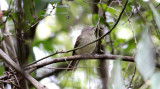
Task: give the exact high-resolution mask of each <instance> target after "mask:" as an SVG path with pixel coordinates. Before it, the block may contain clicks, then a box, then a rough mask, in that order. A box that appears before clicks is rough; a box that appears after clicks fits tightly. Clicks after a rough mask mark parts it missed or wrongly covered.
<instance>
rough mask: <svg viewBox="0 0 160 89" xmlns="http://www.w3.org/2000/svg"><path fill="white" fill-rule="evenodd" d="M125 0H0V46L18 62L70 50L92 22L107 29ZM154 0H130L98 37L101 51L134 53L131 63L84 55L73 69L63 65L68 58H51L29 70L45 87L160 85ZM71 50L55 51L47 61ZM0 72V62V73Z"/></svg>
mask: <svg viewBox="0 0 160 89" xmlns="http://www.w3.org/2000/svg"><path fill="white" fill-rule="evenodd" d="M126 1H127V0H0V11H3V13H4V14H3V18H2V19H0V20H1V21H0V30H1V31H0V33H1V34H0V36H1V38H0V42H1V45H0V47H1V49H3V50H4V51H5V52H8V55H9V56H10V57H11V58H14V57H17V60H18V61H19V63H20V65H21V66H24V65H25V64H28V63H31V62H33V61H35V60H38V59H40V58H43V57H45V56H48V55H50V54H53V53H54V52H57V51H67V50H70V49H73V46H74V43H75V41H76V38H77V36H78V35H79V34H80V32H81V30H82V28H83V27H85V26H96V24H97V22H98V19H99V18H100V23H99V24H98V26H100V27H101V28H102V30H103V32H102V34H105V33H106V32H108V31H109V30H110V29H111V28H112V27H113V26H114V24H115V23H116V21H117V19H118V17H119V15H120V13H121V11H122V9H123V7H124V5H125V3H126ZM159 2H160V1H158V0H157V1H156V0H150V1H149V0H129V1H128V3H127V6H126V9H125V11H124V13H123V15H122V17H121V18H120V21H119V22H118V25H117V26H116V27H115V28H114V30H113V31H112V32H111V33H110V34H109V35H107V36H106V37H105V38H104V39H102V40H101V41H102V42H101V45H102V46H103V49H102V51H103V52H104V54H113V55H122V56H132V57H136V63H134V62H125V61H120V59H117V60H116V61H113V60H107V61H104V60H103V61H99V60H83V61H80V63H79V65H78V66H79V67H82V68H78V69H77V70H76V71H66V69H63V68H66V67H67V63H54V64H51V65H47V66H45V67H43V68H40V69H37V70H36V71H34V73H32V75H33V76H34V77H35V78H36V79H37V80H39V81H40V82H41V83H42V84H43V85H45V86H47V87H48V88H49V89H160V81H159V78H160V77H159V76H160V72H159V68H155V62H157V63H158V62H159V56H160V55H159V51H160V47H159V46H160V45H159V39H160V35H159V30H160V14H159V13H160V6H159V5H160V4H159ZM102 34H101V35H102ZM9 38H10V39H9ZM4 43H5V44H6V46H7V47H6V50H7V51H6V50H5V46H4ZM14 50H15V51H14ZM14 52H15V53H14ZM16 55H17V56H16ZM71 55H72V53H71V52H70V53H64V54H57V55H54V56H52V57H50V58H47V60H50V59H51V58H57V57H66V56H71ZM20 59H22V60H20ZM1 61H2V60H1ZM135 66H136V67H135ZM61 68H62V69H61ZM4 72H5V68H4V65H3V62H1V63H0V75H3V74H4ZM9 87H11V86H9V85H8V86H7V87H6V88H8V89H9ZM30 88H33V87H32V86H30Z"/></svg>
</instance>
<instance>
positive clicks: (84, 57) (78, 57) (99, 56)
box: [24, 54, 160, 70]
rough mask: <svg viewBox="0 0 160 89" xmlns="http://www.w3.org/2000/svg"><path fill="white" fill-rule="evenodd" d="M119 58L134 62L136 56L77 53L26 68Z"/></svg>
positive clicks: (157, 65)
mask: <svg viewBox="0 0 160 89" xmlns="http://www.w3.org/2000/svg"><path fill="white" fill-rule="evenodd" d="M118 58H121V59H122V61H128V62H134V57H130V56H122V55H111V54H103V55H102V54H95V55H75V56H68V57H61V58H53V59H50V60H46V61H42V62H39V63H37V64H32V65H30V66H27V67H24V69H25V70H28V69H31V68H35V70H36V69H38V68H41V67H43V66H46V65H49V64H52V63H58V62H66V61H73V60H91V59H96V60H116V59H118ZM156 67H157V68H160V64H158V63H156Z"/></svg>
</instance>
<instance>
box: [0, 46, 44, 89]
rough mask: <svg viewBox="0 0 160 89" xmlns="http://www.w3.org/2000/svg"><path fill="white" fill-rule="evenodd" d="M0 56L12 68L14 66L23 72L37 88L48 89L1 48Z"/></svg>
mask: <svg viewBox="0 0 160 89" xmlns="http://www.w3.org/2000/svg"><path fill="white" fill-rule="evenodd" d="M0 57H1V58H2V60H3V61H5V62H6V63H7V64H8V65H10V66H11V67H12V68H14V69H15V70H16V71H18V72H19V73H21V74H22V75H23V76H24V77H25V78H26V79H27V80H28V81H30V82H31V83H32V84H33V85H34V86H35V87H36V88H37V89H47V88H46V87H45V86H43V85H42V84H40V83H39V82H38V81H37V80H35V79H34V78H33V77H32V76H30V75H29V74H28V73H26V72H24V71H23V69H21V67H20V66H19V65H18V64H16V63H15V62H14V61H13V60H12V59H11V58H10V57H9V56H8V55H6V53H4V52H3V51H2V50H1V49H0Z"/></svg>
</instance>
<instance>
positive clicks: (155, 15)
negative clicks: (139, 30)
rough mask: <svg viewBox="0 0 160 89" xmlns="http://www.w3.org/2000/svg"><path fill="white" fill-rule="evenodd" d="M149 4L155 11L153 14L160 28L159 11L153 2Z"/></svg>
mask: <svg viewBox="0 0 160 89" xmlns="http://www.w3.org/2000/svg"><path fill="white" fill-rule="evenodd" d="M149 6H150V8H151V9H152V11H153V15H154V17H155V21H156V23H157V26H158V28H159V29H160V16H159V13H158V12H157V10H156V8H155V7H154V6H153V4H152V3H149Z"/></svg>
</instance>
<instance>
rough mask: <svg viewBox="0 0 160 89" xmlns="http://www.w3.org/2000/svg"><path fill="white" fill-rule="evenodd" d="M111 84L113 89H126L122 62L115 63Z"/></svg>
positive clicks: (118, 60)
mask: <svg viewBox="0 0 160 89" xmlns="http://www.w3.org/2000/svg"><path fill="white" fill-rule="evenodd" d="M111 75H112V76H111V79H112V80H111V82H112V84H113V89H124V87H123V79H122V71H121V60H120V59H117V60H116V61H115V62H114V66H113V69H112V72H111Z"/></svg>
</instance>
